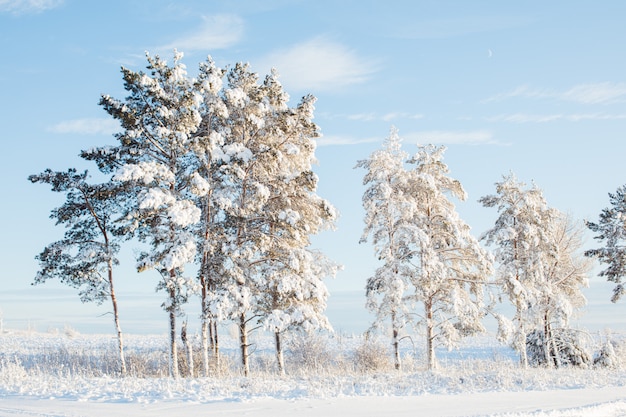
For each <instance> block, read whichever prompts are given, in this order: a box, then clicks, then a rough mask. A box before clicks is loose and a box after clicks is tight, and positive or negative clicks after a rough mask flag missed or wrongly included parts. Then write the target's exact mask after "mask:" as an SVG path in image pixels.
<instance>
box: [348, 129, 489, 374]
mask: <svg viewBox="0 0 626 417" xmlns="http://www.w3.org/2000/svg"><path fill="white" fill-rule="evenodd" d="M444 152H445V148H444V147H435V146H433V145H428V146H420V147H419V151H418V153H417V154H416V155H415V156H414V157H412V158H407V157H406V154H405V153H404V152H402V151H401V149H400V140H399V138H398V134H397V131H395V130H393V129H392V132H391V134H390V137H389V139H387V141H386V142H385V145H384V148H383V150H381V151H378V152H375V153H373V154H372V156H371V157H370V159H369V160H365V161H360V162H359V163H358V164H357V166H358V167H363V168H366V169H367V170H368V173H367V174H366V176H365V179H364V183H365V184H366V185H369V187H368V188H367V189H366V191H365V194H364V197H363V205H364V207H365V209H366V220H365V222H366V227H365V232H364V234H363V239H365V238H367V237H368V236H370V235H371V236H373V243H374V245H375V250H376V253H377V255H378V257H379V258H380V259H381V260H382V261H383V265H382V266H381V267H379V268H378V269H377V270H376V273H375V275H374V276H373V277H372V278H370V279H369V280H368V283H367V294H368V306H370V309H372V310H374V311H375V313H376V314H377V318H378V320H380V319H381V318H386V317H388V318H390V319H391V322H392V337H393V345H394V357H395V364H396V368H399V367H400V362H399V354H398V347H397V346H398V337H399V330H400V329H401V327H402V326H403V325H404V324H405V323H406V322H408V321H411V320H412V319H411V317H415V316H417V317H421V319H420V320H417V323H421V324H423V326H424V328H425V340H426V352H427V361H428V367H429V369H432V368H434V367H435V366H436V358H435V349H434V348H435V345H436V344H437V343H441V344H444V345H446V346H448V347H452V346H455V345H456V343H457V342H458V341H459V339H460V338H461V337H462V336H465V335H468V334H473V333H476V332H479V331H482V330H483V326H482V324H481V319H482V317H483V315H484V314H483V308H482V287H483V284H484V283H485V282H486V280H487V277H488V275H489V274H490V272H491V258H490V256H489V254H488V253H487V252H486V251H484V250H483V249H482V248H481V247H480V245H479V244H478V241H477V240H476V239H475V238H474V237H473V236H472V235H471V234H470V228H469V226H468V225H467V224H465V223H464V222H463V221H462V220H461V219H460V218H459V216H458V214H457V213H456V210H455V207H454V204H453V203H452V202H451V201H450V200H449V197H455V198H458V199H460V200H464V199H465V198H466V194H465V191H464V190H463V188H462V186H461V184H460V183H459V182H458V181H456V180H454V179H451V178H449V177H448V176H447V174H448V168H447V166H446V165H445V164H444V163H443V162H442V159H443V153H444ZM405 164H408V165H409V166H410V165H413V167H412V168H411V169H407V168H406V167H405ZM418 303H419V304H421V305H422V307H423V314H419V313H416V312H415V311H414V310H413V309H414V306H415V305H416V304H418Z"/></svg>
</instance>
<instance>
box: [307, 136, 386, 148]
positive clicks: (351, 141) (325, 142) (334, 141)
mask: <svg viewBox="0 0 626 417" xmlns="http://www.w3.org/2000/svg"><path fill="white" fill-rule="evenodd" d="M381 141H382V138H356V137H353V136H339V135H335V136H326V135H324V136H322V137H320V138H318V139H317V146H333V145H335V146H342V145H360V144H362V143H374V142H381Z"/></svg>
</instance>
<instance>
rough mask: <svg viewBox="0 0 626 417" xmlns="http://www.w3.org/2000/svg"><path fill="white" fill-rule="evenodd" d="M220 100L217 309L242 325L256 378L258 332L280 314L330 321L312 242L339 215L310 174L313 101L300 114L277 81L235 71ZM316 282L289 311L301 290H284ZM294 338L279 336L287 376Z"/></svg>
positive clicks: (244, 351)
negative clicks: (285, 341)
mask: <svg viewBox="0 0 626 417" xmlns="http://www.w3.org/2000/svg"><path fill="white" fill-rule="evenodd" d="M219 97H221V101H220V103H223V107H222V106H221V104H220V109H221V111H222V118H223V120H222V121H221V122H216V123H215V125H214V128H215V129H216V131H215V134H214V135H213V137H214V138H215V143H216V146H215V147H214V149H213V151H212V164H213V166H214V172H215V179H216V180H215V182H216V184H217V187H214V189H213V192H212V198H213V201H214V202H215V204H214V205H215V206H216V207H217V208H218V209H219V211H220V213H221V214H220V222H221V225H222V232H223V236H224V239H223V242H224V243H223V244H222V245H221V247H220V248H219V253H220V256H221V257H222V259H223V262H224V263H223V264H222V266H221V270H222V271H223V272H224V276H225V278H226V279H225V281H224V282H223V285H222V287H221V288H219V289H218V291H217V293H216V294H215V297H214V298H213V300H214V301H213V303H212V305H213V306H214V307H213V310H215V311H216V312H219V313H218V316H220V317H225V318H229V319H233V320H235V321H236V322H237V323H238V326H239V333H240V348H241V358H242V368H243V372H244V374H245V375H247V374H248V373H249V352H248V347H249V342H248V338H249V333H250V332H251V331H252V330H254V329H255V328H257V327H258V326H261V325H263V323H265V324H266V325H268V323H270V322H271V323H276V320H275V318H276V317H277V315H281V317H282V318H283V319H284V318H285V317H287V316H290V317H295V315H294V314H293V312H292V313H289V312H288V310H289V309H292V310H293V311H294V312H295V311H298V312H299V313H298V314H299V316H298V317H300V318H305V320H304V319H303V320H300V321H302V323H304V322H305V321H307V320H309V321H308V322H310V317H308V316H310V315H311V314H313V315H315V316H316V317H317V318H320V317H321V316H320V313H319V312H320V311H321V310H323V307H325V299H326V296H327V295H326V292H325V291H326V289H325V286H324V285H323V283H322V282H321V278H322V277H320V276H319V274H320V273H330V274H332V272H333V270H332V268H330V269H328V268H321V269H320V268H319V266H320V265H324V262H321V260H322V259H323V257H322V256H321V255H319V254H313V252H311V251H309V250H308V249H307V247H308V245H309V243H310V242H309V236H310V235H312V234H315V233H318V232H319V231H320V230H322V229H323V228H325V227H329V226H330V225H332V222H333V221H334V217H335V213H334V209H333V208H332V206H331V205H330V204H329V203H328V202H326V201H325V200H322V199H320V198H319V197H317V195H316V194H315V189H316V186H317V177H316V176H315V175H314V174H313V173H312V171H311V164H312V162H313V161H314V150H315V142H314V138H315V137H317V127H316V126H315V124H313V122H312V121H311V119H312V116H313V102H314V99H313V98H312V97H310V96H307V97H305V98H304V99H303V100H302V101H301V103H300V104H299V105H298V106H297V107H296V108H289V106H288V105H287V102H288V96H287V94H286V93H285V92H284V91H283V89H282V86H281V85H280V83H279V82H278V81H277V76H276V74H275V73H272V74H271V75H269V76H267V77H266V78H265V80H264V82H263V83H259V82H258V76H257V74H255V73H252V72H250V70H249V69H248V66H247V65H246V64H237V65H235V67H234V68H233V69H231V70H230V71H229V72H228V74H227V85H226V87H225V88H224V89H223V92H222V93H221V94H219ZM220 123H221V125H220ZM311 262H317V266H315V267H312V266H311V265H309V264H310V263H311ZM321 271H324V272H321ZM311 280H313V281H314V283H313V284H306V285H313V286H315V287H316V288H319V290H317V291H311V290H309V291H308V292H303V291H301V290H299V291H300V292H299V294H304V295H306V296H304V297H303V298H302V299H301V300H300V299H298V298H297V297H296V298H293V299H291V300H290V301H289V302H287V301H286V300H285V297H291V296H292V295H293V294H292V291H293V290H289V291H287V292H286V294H282V293H281V291H280V290H279V289H286V288H288V287H289V285H293V284H294V283H298V285H299V286H301V285H305V284H303V283H304V282H308V281H311ZM287 282H291V284H289V285H287ZM314 300H315V301H314ZM305 304H306V305H307V308H306V309H304V310H303V308H301V307H302V306H303V305H305ZM299 306H300V307H299ZM311 306H315V307H314V308H311ZM303 311H306V312H307V314H303ZM270 318H271V320H270ZM317 318H316V319H317ZM268 320H269V321H268ZM296 321H297V320H296ZM319 322H320V323H322V322H323V320H320V321H319ZM281 323H282V324H285V321H284V320H282V321H281ZM289 325H295V321H293V320H291V321H290V324H289ZM269 326H270V327H272V326H271V325H269ZM287 327H289V326H287ZM285 329H286V328H285V327H284V326H283V325H281V326H280V327H275V328H274V327H273V328H272V330H276V331H278V333H277V334H276V340H277V345H276V346H277V358H278V361H279V368H280V369H281V371H282V369H283V365H282V361H281V360H280V358H281V355H282V349H281V344H280V341H279V338H280V331H282V330H285Z"/></svg>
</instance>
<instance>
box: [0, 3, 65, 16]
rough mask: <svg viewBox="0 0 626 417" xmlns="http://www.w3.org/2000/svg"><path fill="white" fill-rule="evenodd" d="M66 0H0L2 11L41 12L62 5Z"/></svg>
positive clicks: (19, 12) (17, 12)
mask: <svg viewBox="0 0 626 417" xmlns="http://www.w3.org/2000/svg"><path fill="white" fill-rule="evenodd" d="M63 3H64V0H0V13H7V12H8V13H12V14H14V15H21V14H28V13H41V12H44V11H46V10H50V9H54V8H56V7H59V6H61V5H62V4H63Z"/></svg>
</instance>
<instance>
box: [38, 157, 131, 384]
mask: <svg viewBox="0 0 626 417" xmlns="http://www.w3.org/2000/svg"><path fill="white" fill-rule="evenodd" d="M87 178H88V172H87V171H85V172H82V173H79V172H77V171H76V169H73V168H71V169H68V170H67V172H55V171H52V170H50V169H47V170H45V171H44V172H42V173H41V174H37V175H31V176H29V177H28V179H29V180H30V181H32V182H33V183H44V184H49V185H50V186H51V187H52V191H55V192H59V193H64V194H65V203H63V205H62V206H60V207H57V208H56V209H54V210H52V213H51V215H50V217H51V218H52V219H54V220H56V223H57V224H58V225H64V226H65V227H66V228H67V230H66V232H65V236H64V238H63V239H61V240H59V241H56V242H53V243H51V244H50V245H48V246H46V248H45V249H44V250H43V251H42V252H41V253H40V254H39V255H38V256H37V260H38V261H39V266H40V268H41V269H40V270H39V272H37V276H36V277H35V281H34V283H35V284H40V283H43V282H46V281H48V280H50V279H57V280H59V281H60V282H62V283H64V284H67V285H70V286H72V287H75V288H78V289H79V295H80V299H81V301H83V302H88V301H94V302H96V303H98V304H101V303H103V302H104V301H105V300H107V299H108V300H109V301H110V302H111V307H112V309H113V321H114V324H115V331H116V334H117V341H118V352H119V358H120V372H121V374H122V375H124V374H126V360H125V358H124V339H123V336H122V327H121V325H120V317H119V312H118V303H117V296H116V294H115V287H114V285H113V267H114V266H115V265H117V264H118V260H117V258H116V256H117V253H118V252H119V248H120V246H119V240H120V236H119V233H117V232H119V231H118V230H116V225H115V222H114V220H115V216H116V215H117V214H119V207H118V204H119V202H120V200H119V198H120V197H121V196H122V195H123V190H122V189H120V188H118V187H117V185H116V184H114V183H110V182H109V183H103V184H91V183H89V182H88V181H87Z"/></svg>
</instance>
